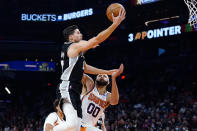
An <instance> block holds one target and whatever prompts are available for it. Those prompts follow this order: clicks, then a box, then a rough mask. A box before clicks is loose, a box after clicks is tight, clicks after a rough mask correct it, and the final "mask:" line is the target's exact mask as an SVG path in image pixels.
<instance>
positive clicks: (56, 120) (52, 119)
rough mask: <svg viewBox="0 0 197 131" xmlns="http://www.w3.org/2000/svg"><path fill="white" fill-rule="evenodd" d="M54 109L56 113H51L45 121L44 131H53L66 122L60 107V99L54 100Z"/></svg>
mask: <svg viewBox="0 0 197 131" xmlns="http://www.w3.org/2000/svg"><path fill="white" fill-rule="evenodd" d="M53 107H54V110H55V112H52V113H50V114H49V115H48V116H47V118H46V119H45V122H44V130H43V131H52V130H53V128H54V127H55V126H57V125H59V124H62V123H64V122H65V121H64V119H63V117H64V113H63V112H62V111H61V109H60V107H59V100H58V99H55V100H54V102H53Z"/></svg>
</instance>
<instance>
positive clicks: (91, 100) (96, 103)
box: [82, 87, 109, 126]
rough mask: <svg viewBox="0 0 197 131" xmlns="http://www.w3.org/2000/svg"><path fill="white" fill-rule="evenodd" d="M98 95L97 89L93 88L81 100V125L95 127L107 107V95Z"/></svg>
mask: <svg viewBox="0 0 197 131" xmlns="http://www.w3.org/2000/svg"><path fill="white" fill-rule="evenodd" d="M108 93H109V92H106V93H105V94H104V95H100V94H99V92H98V90H97V88H96V87H94V88H93V90H92V91H90V93H88V94H87V95H85V96H84V97H83V98H82V113H83V117H82V125H83V126H95V125H96V124H97V121H98V120H99V118H100V116H101V115H102V114H103V111H104V110H105V108H106V107H107V106H108V105H109V103H108V102H107V101H106V99H107V94H108Z"/></svg>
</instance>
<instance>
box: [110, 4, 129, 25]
mask: <svg viewBox="0 0 197 131" xmlns="http://www.w3.org/2000/svg"><path fill="white" fill-rule="evenodd" d="M125 15H126V11H125V9H124V8H121V9H120V12H119V15H118V16H116V17H114V14H113V13H112V19H113V23H114V24H118V25H119V24H120V23H121V22H122V21H123V20H124V19H125Z"/></svg>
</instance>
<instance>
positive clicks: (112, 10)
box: [106, 3, 124, 22]
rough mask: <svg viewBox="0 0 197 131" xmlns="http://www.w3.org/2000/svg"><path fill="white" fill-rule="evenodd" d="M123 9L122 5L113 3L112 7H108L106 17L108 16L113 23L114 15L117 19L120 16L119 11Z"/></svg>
mask: <svg viewBox="0 0 197 131" xmlns="http://www.w3.org/2000/svg"><path fill="white" fill-rule="evenodd" d="M121 8H124V7H123V6H122V5H121V4H119V3H113V4H111V5H109V6H108V8H107V10H106V15H107V18H108V19H109V20H110V21H111V22H113V19H112V13H113V15H114V16H115V17H116V16H118V14H119V11H120V9H121Z"/></svg>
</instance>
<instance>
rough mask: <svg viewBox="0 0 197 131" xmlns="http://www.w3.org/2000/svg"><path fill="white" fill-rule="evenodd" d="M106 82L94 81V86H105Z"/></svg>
mask: <svg viewBox="0 0 197 131" xmlns="http://www.w3.org/2000/svg"><path fill="white" fill-rule="evenodd" d="M107 84H108V82H107V81H104V80H96V85H98V86H107Z"/></svg>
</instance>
